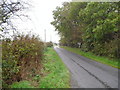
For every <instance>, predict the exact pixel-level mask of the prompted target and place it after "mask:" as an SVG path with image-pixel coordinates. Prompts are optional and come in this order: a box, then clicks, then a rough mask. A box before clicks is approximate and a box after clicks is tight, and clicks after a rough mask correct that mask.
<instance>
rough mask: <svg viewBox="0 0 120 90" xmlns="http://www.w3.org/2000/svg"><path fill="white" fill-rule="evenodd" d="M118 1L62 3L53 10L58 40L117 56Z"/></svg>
mask: <svg viewBox="0 0 120 90" xmlns="http://www.w3.org/2000/svg"><path fill="white" fill-rule="evenodd" d="M119 5H120V4H119V2H70V3H68V2H65V3H63V6H62V7H57V8H56V10H54V11H53V16H54V21H52V22H51V24H52V25H53V26H55V29H56V31H58V33H59V34H60V36H61V40H60V43H61V44H62V45H67V46H71V47H78V46H79V45H78V43H81V46H80V47H81V49H82V50H83V51H91V52H93V53H95V54H97V55H104V56H109V57H112V58H113V57H117V58H118V57H120V55H119V52H118V50H119V47H118V45H119V44H118V42H119V41H120V37H119V35H120V30H119V29H118V28H119V25H120V20H119V18H120V16H119V14H118V11H119V10H118V9H119Z"/></svg>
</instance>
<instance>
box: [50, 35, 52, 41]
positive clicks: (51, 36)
mask: <svg viewBox="0 0 120 90" xmlns="http://www.w3.org/2000/svg"><path fill="white" fill-rule="evenodd" d="M50 41H51V42H52V36H51V34H50Z"/></svg>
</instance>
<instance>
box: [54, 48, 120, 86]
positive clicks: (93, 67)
mask: <svg viewBox="0 0 120 90" xmlns="http://www.w3.org/2000/svg"><path fill="white" fill-rule="evenodd" d="M54 49H55V51H56V52H57V53H58V55H59V56H60V57H61V59H62V61H63V62H64V63H65V65H66V66H67V68H68V69H69V71H70V73H71V87H72V88H118V69H116V68H113V67H110V66H107V65H104V64H101V63H98V62H96V61H94V60H90V59H88V58H85V57H83V56H80V55H77V54H75V53H72V52H69V51H67V50H65V49H63V48H59V47H55V48H54Z"/></svg>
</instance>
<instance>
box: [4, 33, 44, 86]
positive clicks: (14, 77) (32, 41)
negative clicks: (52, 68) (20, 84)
mask: <svg viewBox="0 0 120 90" xmlns="http://www.w3.org/2000/svg"><path fill="white" fill-rule="evenodd" d="M43 48H44V45H43V42H42V41H41V40H40V39H39V38H38V37H37V36H35V35H32V36H30V35H29V34H28V35H18V36H17V35H16V36H14V38H13V40H11V39H4V40H3V41H2V49H3V50H2V51H3V52H2V61H3V62H2V64H3V65H2V76H3V87H6V85H10V84H12V83H13V82H15V81H21V80H24V79H25V80H27V79H30V77H31V76H34V75H35V74H36V73H38V72H39V71H40V66H41V63H40V62H41V60H42V58H43ZM38 70H39V71H38Z"/></svg>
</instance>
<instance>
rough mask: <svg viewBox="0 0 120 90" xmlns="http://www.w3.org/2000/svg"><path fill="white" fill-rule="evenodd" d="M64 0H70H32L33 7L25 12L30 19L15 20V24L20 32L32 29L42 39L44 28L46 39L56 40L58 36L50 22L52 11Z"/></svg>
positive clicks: (43, 37)
mask: <svg viewBox="0 0 120 90" xmlns="http://www.w3.org/2000/svg"><path fill="white" fill-rule="evenodd" d="M65 1H71V0H32V1H31V3H32V5H33V7H32V9H31V10H30V11H29V12H26V13H27V14H28V15H29V16H30V18H31V21H29V20H27V21H25V20H23V21H24V22H21V21H17V20H16V21H15V22H17V23H16V25H17V26H19V28H20V29H21V30H20V31H21V32H29V31H32V32H33V33H36V34H38V35H39V36H40V37H41V39H42V40H44V39H45V36H44V34H45V33H44V30H46V41H50V40H52V41H53V42H58V41H59V39H60V37H59V35H58V34H57V32H55V31H54V30H55V28H54V27H53V26H52V25H51V24H50V22H51V21H53V15H52V11H53V10H55V8H56V7H57V6H61V5H62V3H63V2H65ZM26 13H25V14H26Z"/></svg>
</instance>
